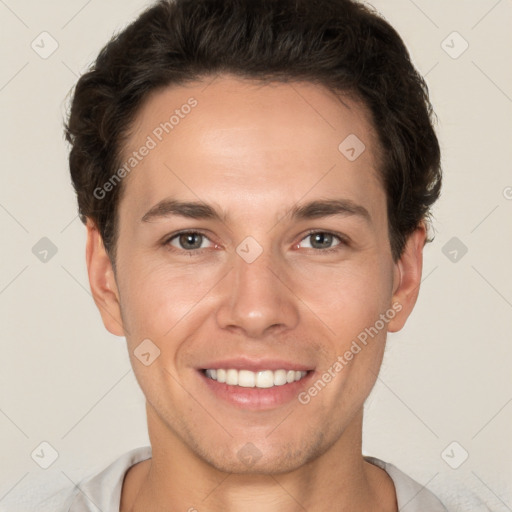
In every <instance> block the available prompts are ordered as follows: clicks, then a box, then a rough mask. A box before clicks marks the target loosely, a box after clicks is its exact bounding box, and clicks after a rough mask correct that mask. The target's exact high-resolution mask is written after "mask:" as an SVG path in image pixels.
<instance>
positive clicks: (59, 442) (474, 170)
mask: <svg viewBox="0 0 512 512" xmlns="http://www.w3.org/2000/svg"><path fill="white" fill-rule="evenodd" d="M255 1H256V0H255ZM371 3H372V5H374V6H375V7H376V8H377V9H378V10H379V11H380V12H381V13H382V14H383V15H384V16H385V17H386V19H387V20H388V21H389V22H390V23H391V24H392V25H393V26H394V27H395V28H396V29H397V30H398V32H399V33H400V34H401V35H402V37H403V39H404V41H405V42H406V44H407V46H408V48H409V49H410V52H411V54H412V57H413V60H414V63H415V65H416V66H417V68H418V69H419V70H420V72H421V73H422V74H423V75H425V76H426V80H427V83H428V86H429V89H430V92H431V100H432V103H433V105H434V108H435V111H436V113H437V116H438V119H439V122H438V125H437V132H438V135H439V139H440V143H441V148H442V154H443V160H442V162H443V169H444V187H443V194H442V198H441V200H440V201H439V203H438V204H437V205H436V207H435V208H434V227H435V241H434V242H433V243H432V244H429V245H428V246H427V247H426V249H425V262H424V280H423V283H422V287H421V291H420V296H419V300H418V303H417V306H416V309H415V311H414V313H413V314H412V316H411V317H410V319H409V321H408V323H407V325H406V327H405V329H404V330H403V331H402V332H400V333H398V334H392V335H390V336H389V337H388V346H387V351H386V355H385V358H384V363H383V366H382V370H381V373H380V376H379V379H378V381H377V384H376V386H375V388H374V390H373V392H372V394H371V395H370V397H369V399H368V401H367V407H366V418H365V425H364V452H365V454H369V455H373V456H376V457H380V458H382V459H384V460H386V461H389V462H392V463H393V464H395V465H397V466H398V467H399V468H400V469H402V470H403V471H405V472H406V473H408V474H409V475H411V476H412V477H413V478H415V479H416V480H418V481H419V482H421V483H422V484H423V485H426V486H427V487H428V488H429V489H431V490H432V491H433V492H435V493H437V494H438V495H439V496H440V497H441V499H442V500H443V501H444V502H445V503H446V504H447V505H449V506H450V507H451V509H450V510H460V511H467V510H468V508H467V505H465V504H464V503H465V500H466V498H465V497H464V496H468V495H470V494H475V495H477V496H479V497H480V499H481V500H482V501H483V502H485V503H487V506H488V509H487V510H492V511H493V512H505V511H511V510H512V489H511V487H510V485H511V484H510V483H511V482H512V436H511V433H512V378H511V374H512V372H511V363H512V339H511V328H512V268H511V262H512V172H511V162H512V149H511V148H512V138H511V135H512V85H511V84H512V68H511V62H512V44H511V43H512V36H511V29H510V27H512V1H511V0H480V1H476V0H475V1H470V0H451V1H441V0H430V1H427V0H415V1H413V0H375V1H374V2H371ZM147 5H149V4H148V2H145V1H142V0H128V1H126V0H108V1H103V2H100V1H98V0H89V1H86V0H72V1H69V0H67V1H64V0H53V1H52V2H36V1H34V0H30V1H21V0H17V1H15V0H1V1H0V43H1V44H0V53H1V66H0V108H1V117H0V124H1V127H0V130H1V134H0V135H1V138H0V140H1V147H2V152H1V155H0V164H1V165H0V169H1V170H0V172H1V187H0V229H1V250H0V258H1V259H0V326H1V341H0V344H1V345H0V348H1V350H0V510H4V508H3V507H5V506H6V505H5V504H6V503H8V499H9V497H10V496H12V495H13V494H14V493H17V492H21V490H23V489H30V488H31V487H32V486H33V485H34V482H36V481H39V480H40V479H42V478H46V479H50V480H51V481H52V482H53V485H54V486H55V488H58V487H62V486H66V485H72V482H73V483H76V482H78V480H80V478H82V477H84V476H86V475H88V474H90V473H92V472H93V471H98V470H100V469H102V468H103V467H104V466H106V465H107V464H109V463H110V462H111V461H113V460H114V459H115V458H116V457H118V456H119V455H120V454H121V453H123V452H125V451H128V450H130V449H132V448H135V447H137V446H142V445H146V444H149V441H148V437H147V430H146V420H145V409H144V397H143V395H142V392H141V391H140V390H139V388H138V385H137V383H136V381H135V378H134V375H133V373H132V371H131V366H130V363H129V360H128V355H127V351H126V346H125V342H124V338H117V337H115V336H112V335H110V334H109V333H108V332H107V331H106V330H105V328H104V327H103V324H102V322H101V319H100V315H99V313H98V311H97V309H96V306H95V305H94V303H93V300H92V297H91V295H90V291H89V284H88V279H87V273H86V266H85V227H84V226H83V225H82V224H81V222H80V220H79V219H78V217H77V206H76V201H75V196H74V192H73V189H72V186H71V183H70V178H69V171H68V167H67V146H66V144H65V143H64V140H63V129H62V123H63V119H64V115H65V112H66V105H67V96H68V94H69V91H70V89H71V88H72V87H73V85H74V83H75V82H76V80H77V78H78V76H79V75H80V74H81V73H82V72H84V71H85V69H86V68H87V66H88V65H89V64H90V63H91V62H92V60H93V59H94V58H95V56H96V55H97V53H98V51H99V50H100V48H101V47H102V46H103V45H104V44H105V43H106V42H107V41H108V39H109V38H110V37H111V36H112V35H113V33H114V32H115V31H118V30H120V29H122V28H123V27H124V26H125V25H126V24H127V23H128V22H130V21H131V20H133V19H134V18H135V17H136V15H137V14H138V13H140V12H141V11H142V10H143V9H144V8H145V7H146V6H147ZM57 45H58V46H57ZM43 238H47V239H49V241H51V244H49V243H48V240H43V241H41V239H43ZM37 244H40V245H37ZM34 247H35V249H34ZM41 247H43V249H45V250H48V251H49V252H48V253H47V254H42V253H41V251H42V250H43V249H41ZM55 251H56V252H55ZM53 253H55V254H53ZM44 257H46V261H44ZM41 258H42V259H43V261H42V260H41ZM42 442H46V443H49V444H50V445H51V446H52V447H53V449H54V450H56V452H57V453H58V458H57V460H56V461H55V462H54V463H53V464H52V465H51V466H50V467H49V468H48V469H43V468H41V467H40V465H38V464H37V463H36V461H35V460H34V459H36V457H34V458H32V456H31V454H33V452H34V451H36V452H37V450H40V449H41V443H42ZM454 442H455V443H456V444H453V443H454ZM43 447H46V453H47V454H48V453H51V449H50V448H49V447H48V446H47V445H43ZM466 455H467V459H466V460H464V459H465V457H466ZM463 460H464V462H462V461H463ZM482 510H485V509H482ZM17 512H18V511H17Z"/></svg>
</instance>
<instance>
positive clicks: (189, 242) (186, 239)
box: [180, 233, 202, 249]
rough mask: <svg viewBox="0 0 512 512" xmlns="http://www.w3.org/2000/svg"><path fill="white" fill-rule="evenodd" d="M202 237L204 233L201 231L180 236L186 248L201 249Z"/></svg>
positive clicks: (181, 242) (182, 244)
mask: <svg viewBox="0 0 512 512" xmlns="http://www.w3.org/2000/svg"><path fill="white" fill-rule="evenodd" d="M201 237H202V235H200V234H199V233H185V234H183V235H181V236H180V244H181V246H182V247H183V248H184V249H199V247H201ZM194 240H195V242H194Z"/></svg>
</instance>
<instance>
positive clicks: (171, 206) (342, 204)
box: [141, 199, 372, 224]
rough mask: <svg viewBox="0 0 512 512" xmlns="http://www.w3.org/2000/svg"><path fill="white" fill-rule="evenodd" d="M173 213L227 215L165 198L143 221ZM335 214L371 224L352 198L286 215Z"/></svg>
mask: <svg viewBox="0 0 512 512" xmlns="http://www.w3.org/2000/svg"><path fill="white" fill-rule="evenodd" d="M172 215H176V216H180V217H186V218H189V219H199V220H201V219H210V220H218V221H222V222H224V220H225V218H226V215H225V214H221V213H219V212H218V211H217V210H216V209H215V208H214V207H213V206H210V205H208V204H206V203H202V202H194V201H192V202H190V201H188V202H184V201H178V200H176V199H163V200H162V201H160V202H159V203H157V204H156V205H155V206H153V207H152V208H151V209H150V210H149V211H148V212H146V213H145V214H144V216H143V217H142V219H141V221H142V222H151V221H153V220H156V219H159V218H165V217H169V216H172ZM333 215H342V216H345V217H347V216H357V217H359V218H362V219H363V220H365V221H366V222H367V223H368V224H371V222H372V218H371V215H370V213H369V212H368V210H367V209H366V208H365V207H364V206H361V205H359V204H356V203H355V202H354V201H352V200H350V199H327V200H316V201H311V202H309V203H306V204H303V205H295V206H294V207H293V208H292V209H291V210H290V211H289V212H288V213H287V214H286V215H285V217H290V218H291V219H296V220H308V219H319V218H322V217H330V216H333Z"/></svg>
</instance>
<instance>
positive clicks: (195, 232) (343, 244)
mask: <svg viewBox="0 0 512 512" xmlns="http://www.w3.org/2000/svg"><path fill="white" fill-rule="evenodd" d="M319 233H320V234H324V235H332V236H333V237H335V238H337V239H338V241H339V244H338V245H335V246H334V247H329V248H327V249H314V248H313V250H314V251H315V252H318V253H323V254H325V253H332V252H337V251H339V250H341V248H342V247H346V246H348V245H349V240H348V238H347V237H346V236H344V235H342V234H341V233H336V232H333V231H322V230H318V229H312V230H310V231H308V232H307V233H306V234H305V235H304V236H303V237H302V238H301V239H300V242H302V241H303V240H304V239H306V238H308V237H310V236H312V235H316V234H319ZM181 235H201V236H204V237H205V238H207V239H208V240H210V239H209V238H208V235H206V234H205V233H203V232H202V231H198V230H192V231H191V230H185V231H179V232H178V233H174V234H173V235H172V236H170V237H169V238H166V239H165V240H164V242H163V243H162V245H164V246H165V247H166V248H167V249H168V250H169V251H173V252H174V251H182V252H184V253H188V254H190V256H194V255H200V254H202V253H203V251H205V250H208V249H207V248H206V249H205V248H203V249H191V250H186V249H177V248H175V247H172V246H171V245H170V242H171V241H172V240H174V239H175V238H178V237H179V236H181ZM210 242H211V240H210ZM300 242H299V243H300ZM294 245H296V244H294Z"/></svg>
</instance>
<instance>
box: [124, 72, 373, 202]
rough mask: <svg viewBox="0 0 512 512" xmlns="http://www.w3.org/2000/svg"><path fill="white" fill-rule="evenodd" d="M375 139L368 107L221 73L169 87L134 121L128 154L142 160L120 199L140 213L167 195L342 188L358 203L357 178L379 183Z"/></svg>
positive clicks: (251, 196) (313, 88)
mask: <svg viewBox="0 0 512 512" xmlns="http://www.w3.org/2000/svg"><path fill="white" fill-rule="evenodd" d="M376 140H377V138H376V135H375V132H374V129H373V126H372V124H371V121H370V116H369V114H368V112H367V110H366V109H365V108H364V106H362V105H361V104H360V103H359V102H357V101H356V100H354V99H350V98H348V97H347V96H343V98H342V99H340V97H339V96H337V95H335V94H334V93H332V92H330V91H328V90H327V89H325V88H324V87H322V86H319V85H315V84H311V83H307V82H298V83H279V82H273V83H265V84H264V83H261V82H254V81H249V80H244V79H240V78H235V77H231V76H220V77H217V78H215V79H213V81H212V79H210V80H204V81H198V82H195V83H190V84H187V85H182V86H172V87H167V88H164V89H160V90H158V91H156V92H154V93H153V94H152V95H151V96H150V97H149V98H148V100H147V101H146V102H145V104H144V105H143V107H142V108H141V110H140V112H139V114H138V116H137V118H136V119H135V121H134V123H133V127H132V131H131V135H130V136H129V138H128V141H127V144H126V146H125V148H124V151H123V158H122V160H123V161H124V162H127V161H128V159H129V158H130V155H131V158H132V160H133V159H136V160H137V161H136V162H135V161H133V162H132V163H134V164H135V165H134V166H133V168H132V169H130V172H129V176H128V177H127V179H126V183H124V184H123V186H124V187H126V188H127V190H126V191H125V193H124V194H123V196H128V197H129V198H130V201H132V203H133V202H135V203H136V204H137V206H140V209H143V208H147V207H149V206H151V205H153V204H154V203H156V202H157V201H159V200H160V199H162V197H163V196H164V195H165V194H167V193H169V192H175V193H181V194H182V195H186V196H187V197H188V198H189V199H195V200H197V199H198V198H200V199H203V198H205V195H207V194H208V193H214V194H216V197H215V198H213V199H216V200H218V201H219V202H222V201H225V202H227V203H229V204H232V205H233V206H236V200H237V199H242V200H243V201H246V202H248V201H253V202H254V201H258V200H259V201H262V200H265V201H269V202H270V201H272V200H274V201H279V200H281V201H282V200H283V191H286V193H287V195H288V197H289V198H290V201H293V199H294V198H295V199H299V198H300V197H301V196H304V195H305V194H306V193H307V192H308V189H310V190H312V191H317V192H318V193H321V194H322V193H323V194H325V193H326V191H328V190H332V187H333V185H336V186H340V185H343V188H344V190H345V192H346V193H347V194H348V195H352V198H353V199H361V198H356V197H354V196H357V195H362V194H363V192H364V190H363V189H362V188H361V180H363V181H364V182H366V183H367V185H366V186H367V191H369V189H371V188H372V187H373V188H379V187H380V179H379V178H378V172H377V166H378V144H377V142H376ZM144 148H148V149H144ZM347 151H348V152H347ZM134 152H135V153H138V155H137V156H133V153H134ZM141 153H144V156H141ZM359 153H360V154H359ZM354 156H356V157H357V158H355V159H354ZM241 194H243V197H242V198H241V197H240V195H241ZM194 196H195V197H194Z"/></svg>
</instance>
